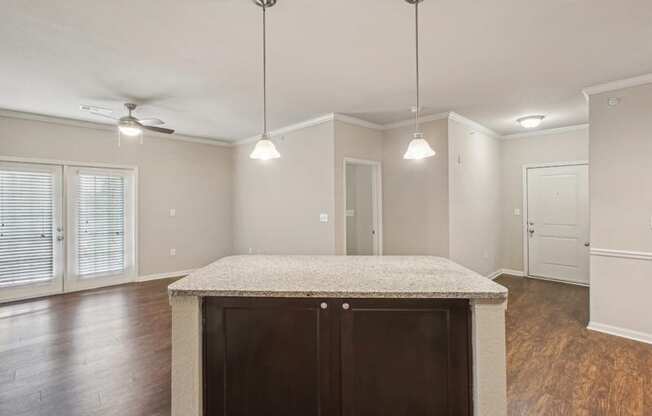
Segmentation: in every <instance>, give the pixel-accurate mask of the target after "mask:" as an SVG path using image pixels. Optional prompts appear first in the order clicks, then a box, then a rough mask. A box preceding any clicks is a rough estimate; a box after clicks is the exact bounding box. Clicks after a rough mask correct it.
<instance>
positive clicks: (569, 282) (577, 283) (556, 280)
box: [527, 275, 591, 287]
mask: <svg viewBox="0 0 652 416" xmlns="http://www.w3.org/2000/svg"><path fill="white" fill-rule="evenodd" d="M527 278H528V279H534V280H543V281H545V282H554V283H564V284H567V285H574V286H582V287H591V285H590V284H588V283H583V282H573V281H572V280H562V279H553V278H552V277H541V276H531V275H528V276H527Z"/></svg>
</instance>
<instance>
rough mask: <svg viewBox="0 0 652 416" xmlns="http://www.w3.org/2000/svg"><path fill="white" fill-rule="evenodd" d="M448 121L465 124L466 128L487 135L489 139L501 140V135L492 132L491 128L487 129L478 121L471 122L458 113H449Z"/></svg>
mask: <svg viewBox="0 0 652 416" xmlns="http://www.w3.org/2000/svg"><path fill="white" fill-rule="evenodd" d="M448 119H449V120H453V121H457V122H458V123H460V124H464V125H465V126H467V127H469V128H471V129H473V130H475V131H477V132H480V133H482V134H485V135H487V136H489V137H493V138H495V139H497V138H500V134H498V133H496V132H495V131H493V130H491V129H490V128H488V127H485V126H483V125H482V124H480V123H478V122H476V121H473V120H471V119H469V118H466V117H464V116H462V115H459V114H457V113H455V112H453V111H451V112H450V113H449V115H448Z"/></svg>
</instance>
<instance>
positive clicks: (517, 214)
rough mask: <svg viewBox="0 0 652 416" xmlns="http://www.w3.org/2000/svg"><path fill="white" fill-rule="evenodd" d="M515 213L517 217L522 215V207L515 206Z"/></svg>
mask: <svg viewBox="0 0 652 416" xmlns="http://www.w3.org/2000/svg"><path fill="white" fill-rule="evenodd" d="M514 215H515V216H517V217H520V216H521V209H520V208H514Z"/></svg>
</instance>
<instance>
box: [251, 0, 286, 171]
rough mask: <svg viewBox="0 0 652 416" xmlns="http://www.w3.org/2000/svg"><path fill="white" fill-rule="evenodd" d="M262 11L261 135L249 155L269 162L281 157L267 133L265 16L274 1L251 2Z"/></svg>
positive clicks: (255, 0) (259, 0)
mask: <svg viewBox="0 0 652 416" xmlns="http://www.w3.org/2000/svg"><path fill="white" fill-rule="evenodd" d="M253 1H254V3H256V5H258V6H259V7H261V8H262V9H263V134H262V135H261V136H260V139H258V141H257V142H256V146H254V150H253V152H251V154H250V155H249V157H250V158H252V159H258V160H269V159H277V158H279V157H281V154H280V153H279V152H278V150H276V146H274V143H273V142H272V141H271V140H270V138H269V133H268V132H267V24H266V23H267V22H266V20H265V14H266V11H267V8H268V7H272V6H273V5H275V4H276V0H253Z"/></svg>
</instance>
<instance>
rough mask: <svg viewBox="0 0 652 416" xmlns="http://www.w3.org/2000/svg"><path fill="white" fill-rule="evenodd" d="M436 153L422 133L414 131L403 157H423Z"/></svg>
mask: <svg viewBox="0 0 652 416" xmlns="http://www.w3.org/2000/svg"><path fill="white" fill-rule="evenodd" d="M436 154H437V153H435V151H434V150H432V147H430V144H429V143H428V142H427V141H426V139H424V138H423V133H414V138H413V139H412V140H411V141H410V144H409V145H408V149H407V151H406V152H405V155H403V159H410V160H418V159H425V158H427V157H430V156H434V155H436Z"/></svg>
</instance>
